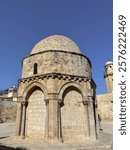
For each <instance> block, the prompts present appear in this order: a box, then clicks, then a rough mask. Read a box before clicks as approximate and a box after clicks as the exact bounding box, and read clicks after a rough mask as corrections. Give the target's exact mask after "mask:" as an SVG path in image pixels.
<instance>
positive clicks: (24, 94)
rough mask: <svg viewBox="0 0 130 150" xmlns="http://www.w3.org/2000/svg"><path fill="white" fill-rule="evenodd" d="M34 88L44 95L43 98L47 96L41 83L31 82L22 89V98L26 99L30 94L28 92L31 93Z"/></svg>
mask: <svg viewBox="0 0 130 150" xmlns="http://www.w3.org/2000/svg"><path fill="white" fill-rule="evenodd" d="M35 88H38V89H39V90H41V91H42V92H43V93H44V95H45V99H46V98H47V90H46V88H45V87H44V85H43V84H41V83H39V82H32V83H31V84H29V85H28V86H27V87H26V89H25V90H24V91H23V94H22V96H23V98H24V99H25V101H27V99H28V96H29V95H30V93H32V91H33V90H35Z"/></svg>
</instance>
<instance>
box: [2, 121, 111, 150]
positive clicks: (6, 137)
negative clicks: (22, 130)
mask: <svg viewBox="0 0 130 150" xmlns="http://www.w3.org/2000/svg"><path fill="white" fill-rule="evenodd" d="M102 128H103V131H101V133H100V135H99V137H98V140H97V141H96V142H90V141H89V143H87V144H77V143H74V144H71V145H70V144H63V143H62V144H58V145H51V144H49V145H48V144H45V143H40V142H30V141H25V140H12V137H13V134H14V131H15V123H3V124H0V150H111V144H112V124H103V125H102Z"/></svg>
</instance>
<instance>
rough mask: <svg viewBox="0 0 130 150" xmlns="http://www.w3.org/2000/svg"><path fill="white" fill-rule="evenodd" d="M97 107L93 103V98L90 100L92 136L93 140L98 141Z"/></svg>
mask: <svg viewBox="0 0 130 150" xmlns="http://www.w3.org/2000/svg"><path fill="white" fill-rule="evenodd" d="M94 109H95V106H94V103H93V98H92V97H89V98H88V111H89V118H90V119H89V120H90V136H91V138H92V139H96V116H95V111H94Z"/></svg>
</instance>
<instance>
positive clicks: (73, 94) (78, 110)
mask: <svg viewBox="0 0 130 150" xmlns="http://www.w3.org/2000/svg"><path fill="white" fill-rule="evenodd" d="M61 126H62V127H61V128H62V137H63V141H64V142H73V141H77V142H78V141H82V142H83V141H86V132H87V131H86V114H85V109H84V105H83V103H82V96H81V94H80V93H78V92H77V91H73V90H70V91H69V92H67V93H66V96H65V98H64V106H63V107H61Z"/></svg>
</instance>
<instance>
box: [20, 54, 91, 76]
mask: <svg viewBox="0 0 130 150" xmlns="http://www.w3.org/2000/svg"><path fill="white" fill-rule="evenodd" d="M35 63H37V64H38V73H37V75H40V74H46V73H61V74H69V75H78V76H85V77H88V78H91V70H90V69H91V68H90V64H89V62H88V60H87V59H86V58H85V57H83V56H82V55H77V54H71V53H66V52H55V51H48V52H45V53H44V52H43V53H40V54H37V55H32V56H30V57H27V58H25V59H24V60H23V71H22V78H27V77H31V76H34V74H33V69H34V64H35Z"/></svg>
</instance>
